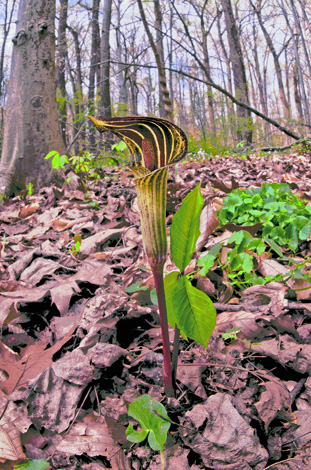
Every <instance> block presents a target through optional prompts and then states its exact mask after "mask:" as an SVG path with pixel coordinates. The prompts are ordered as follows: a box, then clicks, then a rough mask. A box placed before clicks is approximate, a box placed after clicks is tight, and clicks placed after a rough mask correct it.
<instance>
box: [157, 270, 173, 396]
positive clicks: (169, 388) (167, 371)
mask: <svg viewBox="0 0 311 470" xmlns="http://www.w3.org/2000/svg"><path fill="white" fill-rule="evenodd" d="M163 266H164V263H154V265H153V266H151V269H152V274H153V278H154V284H155V288H156V291H157V297H158V307H159V316H160V324H161V333H162V343H163V362H164V371H163V379H164V390H165V394H166V396H167V397H174V396H175V394H174V387H173V379H172V365H171V351H170V339H169V334H168V322H167V311H166V302H165V292H164V282H163Z"/></svg>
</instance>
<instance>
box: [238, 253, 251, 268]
mask: <svg viewBox="0 0 311 470" xmlns="http://www.w3.org/2000/svg"><path fill="white" fill-rule="evenodd" d="M239 256H240V259H241V262H242V265H241V268H242V270H243V272H245V273H250V272H252V270H253V267H254V264H253V257H252V256H251V255H250V254H249V253H241V254H240V255H239Z"/></svg>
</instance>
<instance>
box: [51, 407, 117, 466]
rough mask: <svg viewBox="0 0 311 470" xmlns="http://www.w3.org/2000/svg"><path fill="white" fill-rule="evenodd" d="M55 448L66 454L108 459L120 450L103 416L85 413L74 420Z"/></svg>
mask: <svg viewBox="0 0 311 470" xmlns="http://www.w3.org/2000/svg"><path fill="white" fill-rule="evenodd" d="M124 432H125V428H124ZM56 450H57V451H58V452H64V453H65V454H68V455H82V454H86V455H88V456H89V457H96V456H97V455H103V456H105V457H106V458H108V459H110V458H111V457H112V456H113V455H114V454H115V453H116V452H118V451H121V452H122V449H121V447H120V444H119V443H118V442H116V441H115V438H114V436H113V433H112V431H111V429H110V428H109V426H108V425H107V423H106V420H105V418H103V417H99V416H94V415H86V416H85V417H84V418H83V420H82V421H78V422H76V423H75V424H74V425H73V426H72V428H71V429H70V431H69V432H68V433H67V434H66V435H65V437H64V438H63V439H62V441H61V442H60V443H59V444H58V445H57V446H56Z"/></svg>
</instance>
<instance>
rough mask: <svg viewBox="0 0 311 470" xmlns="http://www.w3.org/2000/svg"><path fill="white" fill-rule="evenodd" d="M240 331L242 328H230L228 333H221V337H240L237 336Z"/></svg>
mask: <svg viewBox="0 0 311 470" xmlns="http://www.w3.org/2000/svg"><path fill="white" fill-rule="evenodd" d="M239 331H241V328H229V329H228V330H226V333H223V334H222V335H221V337H222V338H223V339H233V340H235V339H238V338H237V334H238V333H239Z"/></svg>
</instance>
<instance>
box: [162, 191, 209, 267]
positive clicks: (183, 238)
mask: <svg viewBox="0 0 311 470" xmlns="http://www.w3.org/2000/svg"><path fill="white" fill-rule="evenodd" d="M202 207H203V197H202V194H201V192H200V184H198V185H197V186H196V187H195V188H194V190H193V191H191V193H190V194H188V196H187V197H185V199H184V200H183V202H182V205H181V208H180V209H179V210H178V211H177V212H176V214H175V215H174V217H173V220H172V226H171V232H170V235H171V255H172V260H173V261H174V263H175V264H176V266H177V267H178V268H179V269H180V271H181V272H182V273H183V272H184V270H185V268H186V267H187V265H188V264H189V263H190V260H191V258H192V255H193V252H194V250H195V244H196V241H197V239H198V238H199V236H200V230H199V228H200V214H201V211H202Z"/></svg>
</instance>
